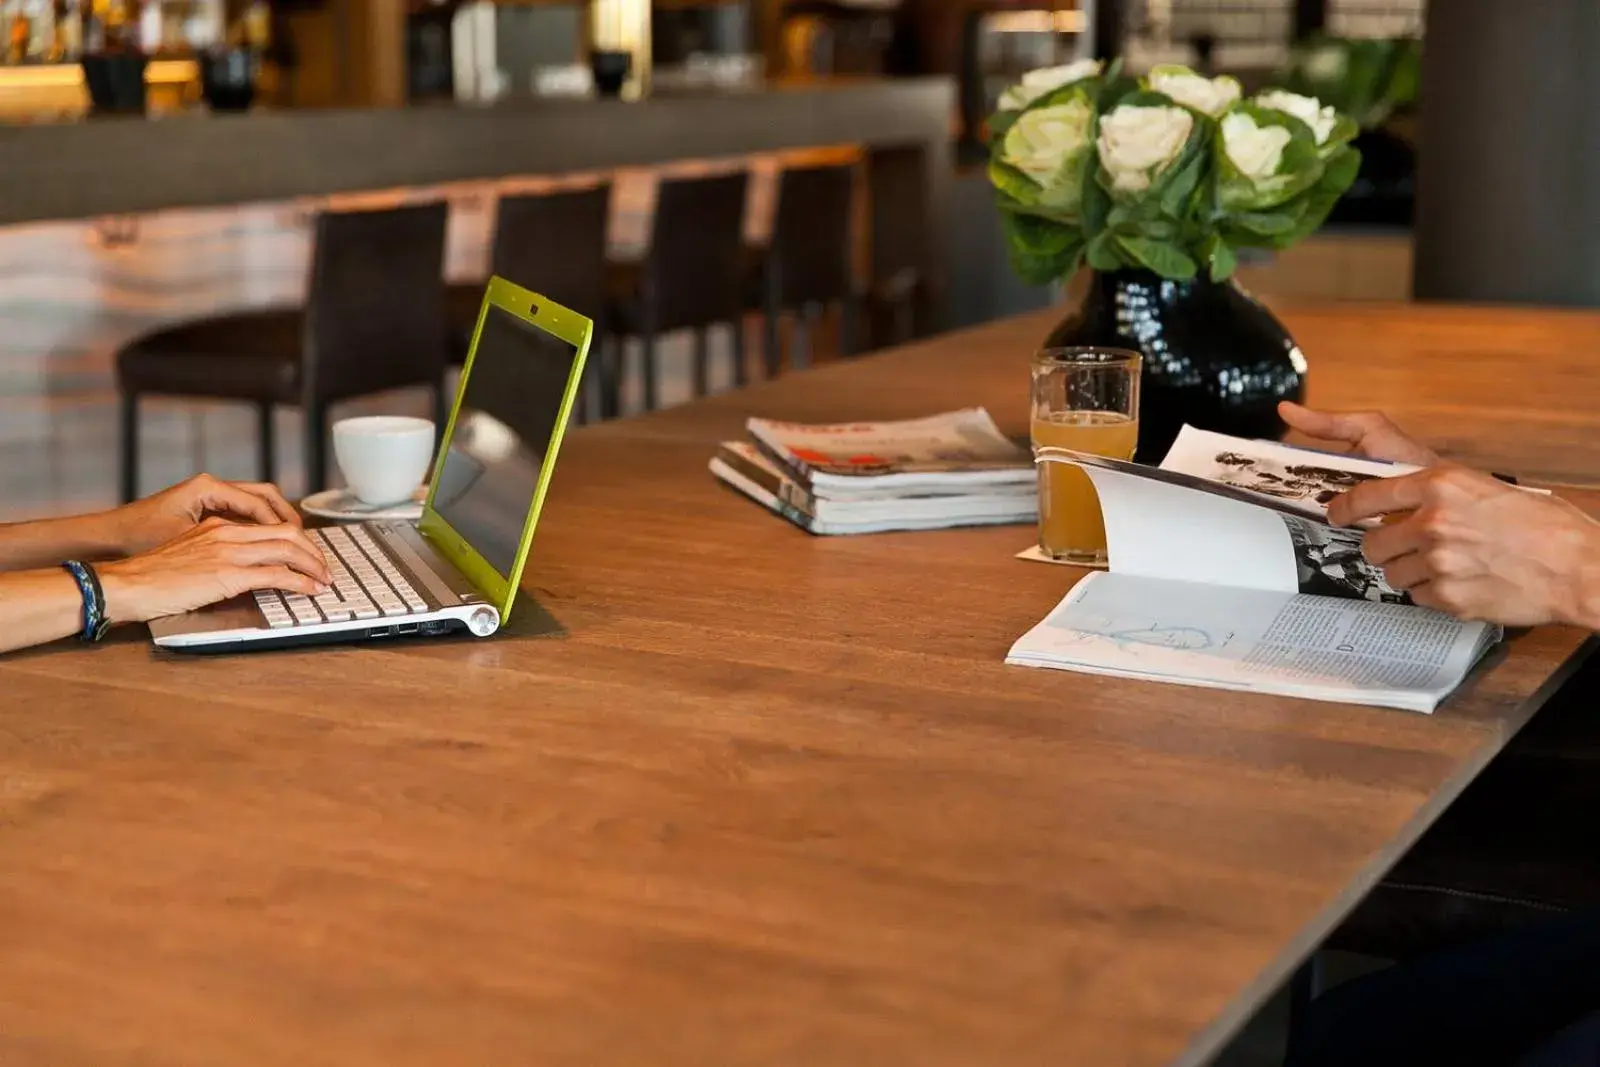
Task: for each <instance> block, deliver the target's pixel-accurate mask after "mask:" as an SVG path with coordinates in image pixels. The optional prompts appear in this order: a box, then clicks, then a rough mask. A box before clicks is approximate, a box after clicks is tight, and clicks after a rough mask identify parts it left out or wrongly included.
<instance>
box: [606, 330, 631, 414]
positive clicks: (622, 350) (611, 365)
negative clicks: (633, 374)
mask: <svg viewBox="0 0 1600 1067" xmlns="http://www.w3.org/2000/svg"><path fill="white" fill-rule="evenodd" d="M627 355H628V339H627V338H626V337H605V338H602V340H601V343H600V417H601V418H602V419H614V418H616V417H617V416H618V415H621V414H622V371H623V366H624V360H625V359H626V358H627Z"/></svg>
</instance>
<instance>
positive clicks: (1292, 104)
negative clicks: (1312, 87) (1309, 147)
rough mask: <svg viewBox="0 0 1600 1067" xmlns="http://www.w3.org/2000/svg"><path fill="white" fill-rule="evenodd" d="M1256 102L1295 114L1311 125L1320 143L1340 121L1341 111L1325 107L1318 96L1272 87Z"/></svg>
mask: <svg viewBox="0 0 1600 1067" xmlns="http://www.w3.org/2000/svg"><path fill="white" fill-rule="evenodd" d="M1256 103H1257V104H1259V105H1260V106H1261V107H1268V108H1271V109H1272V110H1274V111H1282V112H1285V113H1287V114H1290V115H1293V116H1294V117H1295V118H1297V119H1299V120H1300V121H1301V122H1303V123H1305V124H1306V125H1307V126H1310V127H1311V132H1312V133H1313V134H1315V135H1316V138H1317V143H1318V144H1322V143H1323V142H1324V141H1326V140H1327V139H1328V134H1330V133H1332V132H1333V127H1334V125H1335V124H1336V123H1337V122H1338V121H1339V113H1338V112H1336V111H1334V110H1333V108H1332V107H1323V106H1322V101H1321V100H1318V99H1317V98H1316V97H1314V96H1301V95H1300V94H1299V93H1290V92H1285V91H1284V90H1282V89H1270V90H1268V91H1267V92H1264V93H1260V94H1258V95H1257V96H1256Z"/></svg>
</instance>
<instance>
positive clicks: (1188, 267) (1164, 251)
mask: <svg viewBox="0 0 1600 1067" xmlns="http://www.w3.org/2000/svg"><path fill="white" fill-rule="evenodd" d="M1117 244H1118V245H1120V246H1121V247H1122V249H1123V251H1125V252H1127V254H1128V255H1129V256H1131V257H1132V258H1133V260H1134V262H1136V263H1138V264H1139V265H1140V266H1142V267H1145V268H1147V269H1149V270H1152V271H1155V272H1156V273H1157V274H1159V275H1161V277H1163V278H1170V279H1172V280H1173V281H1179V282H1183V281H1188V280H1189V279H1191V278H1193V277H1194V276H1195V274H1197V273H1198V272H1199V266H1198V264H1196V263H1195V261H1194V259H1193V258H1192V257H1191V256H1190V255H1189V254H1188V253H1187V252H1185V251H1184V250H1183V249H1181V248H1179V247H1178V246H1177V245H1175V244H1169V243H1168V242H1165V241H1157V240H1153V239H1151V238H1147V237H1129V236H1122V237H1118V238H1117Z"/></svg>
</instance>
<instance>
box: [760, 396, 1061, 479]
mask: <svg viewBox="0 0 1600 1067" xmlns="http://www.w3.org/2000/svg"><path fill="white" fill-rule="evenodd" d="M745 429H746V430H747V432H748V433H749V434H750V439H751V441H752V442H753V443H754V444H755V445H756V446H757V447H759V448H760V449H761V450H762V451H763V452H765V453H766V454H767V455H768V456H769V457H770V458H771V459H772V460H773V462H774V463H776V464H777V465H778V466H779V467H780V468H782V469H784V470H786V471H787V472H789V474H790V475H791V477H792V479H793V480H794V481H795V482H796V483H797V484H799V485H801V486H803V487H805V488H807V489H809V490H812V491H814V492H816V493H818V494H819V495H826V496H829V497H833V498H836V499H838V498H844V497H849V496H855V495H860V496H881V495H885V494H905V493H909V492H913V491H915V492H918V493H923V494H935V493H964V492H971V491H973V490H974V489H977V488H990V487H995V486H1012V487H1021V486H1033V485H1034V484H1035V482H1036V480H1037V475H1036V473H1035V472H1034V469H1033V459H1032V456H1031V455H1030V454H1029V452H1028V449H1027V448H1026V447H1024V446H1023V445H1021V444H1019V443H1017V442H1015V441H1012V440H1011V439H1009V438H1008V437H1006V436H1005V434H1003V433H1001V432H1000V428H999V427H998V426H996V425H995V424H994V420H993V419H992V418H990V417H989V413H988V412H987V411H985V410H983V409H982V408H968V409H966V410H964V411H950V412H946V413H944V414H942V415H933V416H931V417H929V418H925V419H909V420H905V421H901V422H862V423H845V424H840V425H831V426H817V425H808V424H805V423H795V422H774V421H773V420H771V419H750V420H749V421H748V422H747V423H746V424H745Z"/></svg>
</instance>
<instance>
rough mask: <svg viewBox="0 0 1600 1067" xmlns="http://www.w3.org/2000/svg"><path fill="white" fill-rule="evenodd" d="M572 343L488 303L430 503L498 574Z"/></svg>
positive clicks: (524, 514) (556, 406)
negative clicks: (431, 502)
mask: <svg viewBox="0 0 1600 1067" xmlns="http://www.w3.org/2000/svg"><path fill="white" fill-rule="evenodd" d="M577 356H578V353H577V350H576V349H574V348H573V346H572V345H570V344H568V343H567V342H565V341H563V340H561V339H560V338H558V337H553V336H551V335H550V334H547V333H545V332H544V331H543V330H540V329H539V328H538V327H536V326H531V325H529V324H528V323H525V322H523V321H522V320H521V319H518V318H517V317H516V316H514V315H511V314H509V313H507V312H506V311H503V310H502V309H500V308H498V307H496V306H494V305H493V304H491V305H489V307H488V309H487V312H486V317H485V319H484V322H483V329H482V331H481V332H480V334H479V336H478V347H477V349H476V350H475V351H474V354H473V357H472V367H471V370H470V372H469V373H468V375H467V381H466V385H465V389H464V391H463V393H462V396H461V399H460V407H459V409H458V410H457V412H456V422H455V429H454V430H453V431H452V433H451V435H450V440H449V441H447V442H445V457H444V464H443V466H442V467H441V468H440V470H439V474H438V484H437V485H436V487H435V489H434V496H433V507H434V510H435V511H437V512H438V513H439V515H440V516H441V517H442V518H443V519H444V520H445V522H447V523H449V524H450V526H451V527H452V528H454V530H455V531H456V533H458V534H460V535H461V537H462V539H463V540H465V541H466V542H467V543H468V544H469V545H471V546H472V547H473V548H474V549H475V550H476V551H477V553H478V554H479V555H480V556H482V557H483V559H484V561H485V562H487V563H488V564H489V565H490V566H492V567H493V568H494V569H495V570H496V571H497V572H498V573H499V574H500V575H501V576H502V577H504V576H507V575H509V574H510V573H511V569H512V567H513V566H515V564H516V559H517V549H518V548H519V547H520V546H521V543H522V531H523V528H524V527H525V526H526V525H527V521H528V512H529V510H530V509H532V507H533V500H534V495H535V493H536V492H537V489H538V485H539V475H540V469H541V468H542V467H543V466H544V463H545V459H546V457H547V456H548V455H549V453H550V438H551V435H552V434H553V433H554V432H555V429H556V422H557V420H559V419H560V417H561V404H562V400H563V398H564V395H565V393H566V389H567V381H568V378H569V377H570V376H571V374H572V364H573V361H574V360H576V359H577Z"/></svg>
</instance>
